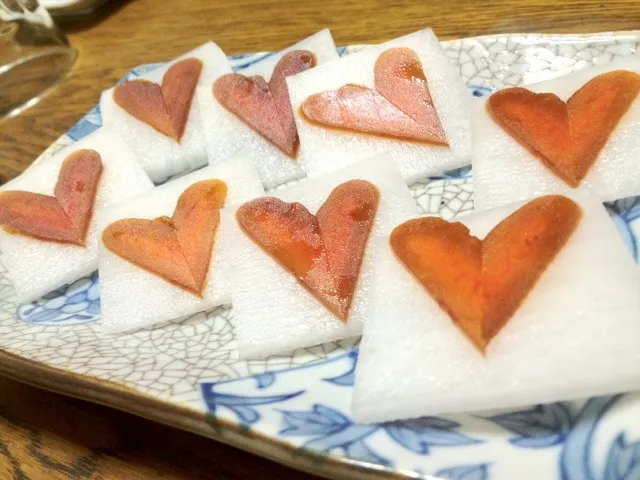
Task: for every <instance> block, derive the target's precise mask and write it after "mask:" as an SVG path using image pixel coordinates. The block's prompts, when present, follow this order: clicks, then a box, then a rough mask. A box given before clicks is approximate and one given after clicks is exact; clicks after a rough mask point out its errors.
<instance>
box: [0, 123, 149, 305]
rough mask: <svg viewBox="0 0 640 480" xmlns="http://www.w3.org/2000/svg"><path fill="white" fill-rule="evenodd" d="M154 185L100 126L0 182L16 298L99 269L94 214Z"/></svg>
mask: <svg viewBox="0 0 640 480" xmlns="http://www.w3.org/2000/svg"><path fill="white" fill-rule="evenodd" d="M152 188H153V184H152V183H151V181H150V180H149V177H147V175H146V174H145V173H144V170H143V169H142V167H141V166H140V165H139V163H138V160H137V158H136V156H135V155H134V154H133V153H132V152H131V150H130V149H129V148H128V147H127V145H126V143H125V142H124V141H123V140H122V139H121V138H120V136H119V135H118V133H117V132H116V131H115V130H113V129H111V128H108V127H102V128H100V129H98V130H97V131H96V132H94V133H92V134H91V135H89V136H87V137H85V138H84V139H82V140H81V141H79V142H77V143H75V144H73V145H71V146H69V147H67V148H64V149H62V150H60V151H59V152H57V153H55V154H53V155H52V156H50V157H48V158H46V159H45V160H43V161H42V162H40V163H38V164H37V165H34V166H32V167H31V168H29V169H27V170H26V171H25V172H24V173H23V174H22V175H20V176H19V177H17V178H15V179H14V180H12V181H10V182H8V183H6V184H4V185H2V187H0V225H1V226H2V228H0V251H1V252H2V257H1V258H2V263H3V264H4V266H5V267H6V268H7V273H8V275H9V278H10V279H11V281H12V282H13V286H14V288H15V290H16V294H17V299H18V302H20V303H26V302H30V301H32V300H36V299H37V298H39V297H41V296H42V295H44V294H46V293H49V292H50V291H52V290H55V289H56V288H58V287H61V286H63V285H65V284H66V283H70V282H73V281H74V280H77V279H78V278H80V277H83V276H85V275H88V274H90V273H92V272H93V271H95V270H96V268H98V237H99V232H98V224H97V217H98V216H99V215H100V213H101V212H102V210H103V209H105V208H106V207H108V206H110V205H112V204H114V203H117V202H120V201H123V200H125V199H127V198H130V197H133V196H135V195H139V194H141V193H143V192H146V191H149V190H150V189H152Z"/></svg>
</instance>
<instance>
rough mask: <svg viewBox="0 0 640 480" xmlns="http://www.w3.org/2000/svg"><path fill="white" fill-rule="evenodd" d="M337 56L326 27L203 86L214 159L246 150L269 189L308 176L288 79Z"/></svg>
mask: <svg viewBox="0 0 640 480" xmlns="http://www.w3.org/2000/svg"><path fill="white" fill-rule="evenodd" d="M337 58H338V52H337V50H336V46H335V44H334V43H333V38H332V37H331V33H330V32H329V30H326V29H325V30H322V31H320V32H318V33H316V34H315V35H312V36H311V37H309V38H306V39H304V40H302V41H300V42H298V43H296V44H295V45H293V46H291V47H289V48H287V49H285V50H283V51H282V52H280V53H278V54H275V55H268V56H267V57H266V58H264V59H261V60H259V61H257V62H255V63H252V64H251V65H249V66H247V67H245V68H243V69H241V70H238V71H237V72H235V73H230V74H227V75H224V76H222V77H220V78H218V79H216V81H215V82H211V83H209V84H206V85H203V86H202V87H200V88H198V99H199V102H200V111H201V113H202V120H203V125H204V137H205V143H206V146H207V152H208V154H209V158H210V162H211V163H214V164H215V163H217V162H219V161H223V160H224V159H226V158H227V157H229V156H230V155H233V154H234V153H236V152H238V151H239V150H243V151H244V152H246V153H247V154H248V155H249V157H250V158H251V159H252V160H253V161H254V163H255V164H256V168H257V169H258V173H259V174H260V178H262V181H263V183H264V185H265V187H266V188H273V187H275V186H277V185H280V184H282V183H285V182H287V181H289V180H294V179H297V178H302V177H304V176H305V173H304V169H303V168H302V166H301V164H300V162H299V159H298V148H299V139H298V132H297V129H296V124H295V121H294V119H293V111H292V109H291V103H290V101H289V93H288V90H287V84H286V82H285V79H286V78H287V77H290V76H292V75H296V74H297V73H300V72H303V71H306V70H309V69H313V68H314V67H316V66H317V65H321V64H323V63H325V62H328V61H330V60H334V59H337Z"/></svg>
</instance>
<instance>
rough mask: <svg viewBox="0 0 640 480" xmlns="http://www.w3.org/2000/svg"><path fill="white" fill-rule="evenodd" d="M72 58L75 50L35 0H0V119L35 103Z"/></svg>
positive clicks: (61, 74)
mask: <svg viewBox="0 0 640 480" xmlns="http://www.w3.org/2000/svg"><path fill="white" fill-rule="evenodd" d="M75 59H76V51H75V50H74V49H73V48H72V47H71V46H70V45H69V42H68V41H67V38H66V37H65V36H64V34H63V33H62V32H61V31H60V29H58V27H56V25H55V24H54V23H53V20H51V16H50V15H49V12H47V10H46V9H45V8H44V7H43V6H42V5H38V2H37V1H36V0H0V119H2V118H5V117H10V116H14V115H17V114H19V113H20V112H22V111H23V110H24V109H26V108H28V107H30V106H31V105H33V104H35V103H36V102H37V101H38V100H40V98H42V96H43V95H44V94H45V93H46V92H47V91H48V90H50V89H51V88H52V87H54V86H55V85H57V84H58V82H60V80H61V79H62V78H64V76H65V74H66V73H67V72H68V71H69V69H70V68H71V66H72V65H73V62H74V61H75Z"/></svg>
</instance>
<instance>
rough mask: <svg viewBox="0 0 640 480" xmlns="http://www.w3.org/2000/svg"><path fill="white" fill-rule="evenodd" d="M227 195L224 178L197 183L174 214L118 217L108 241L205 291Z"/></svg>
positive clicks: (130, 257)
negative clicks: (153, 217) (169, 215)
mask: <svg viewBox="0 0 640 480" xmlns="http://www.w3.org/2000/svg"><path fill="white" fill-rule="evenodd" d="M226 196H227V185H226V184H225V183H224V182H222V181H220V180H204V181H201V182H198V183H194V184H193V185H191V186H190V187H189V188H187V189H186V190H185V191H184V192H183V193H182V195H180V198H179V199H178V203H177V205H176V208H175V211H174V213H173V217H172V218H169V217H158V218H155V219H153V220H147V219H138V218H127V219H123V220H118V221H116V222H113V223H112V224H110V225H109V226H108V227H107V228H105V230H104V232H103V233H102V241H103V243H104V245H105V246H106V247H107V248H108V249H109V250H110V251H112V252H113V253H115V254H116V255H118V256H120V257H122V258H123V259H125V260H127V261H128V262H131V263H133V264H134V265H137V266H138V267H141V268H143V269H145V270H147V271H149V272H151V273H153V274H155V275H158V276H160V277H162V278H164V279H165V280H167V281H169V282H171V283H173V284H175V285H177V286H179V287H181V288H184V289H185V290H187V291H189V292H191V293H193V294H194V295H197V296H202V292H203V291H204V289H205V286H206V280H207V274H208V271H209V263H210V261H211V252H212V251H213V245H214V240H215V234H216V230H217V227H218V224H219V222H220V209H221V208H222V207H224V203H225V199H226Z"/></svg>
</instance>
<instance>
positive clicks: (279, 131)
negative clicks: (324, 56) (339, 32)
mask: <svg viewBox="0 0 640 480" xmlns="http://www.w3.org/2000/svg"><path fill="white" fill-rule="evenodd" d="M315 65H316V57H315V55H314V54H313V53H312V52H309V51H307V50H294V51H292V52H289V53H287V54H286V55H284V56H283V57H282V58H281V59H280V61H279V62H278V63H277V65H276V67H275V69H274V71H273V74H272V75H271V80H269V83H267V81H266V80H265V79H264V78H263V77H261V76H257V75H256V76H253V77H246V76H244V75H242V74H239V73H230V74H227V75H223V76H222V77H220V78H219V79H218V80H216V82H215V83H214V85H213V95H214V97H215V98H216V100H217V101H218V102H219V103H220V104H221V105H222V106H224V107H225V108H226V109H227V110H229V111H230V112H231V113H233V114H234V115H236V116H237V117H238V118H239V119H240V120H242V121H243V122H244V123H246V124H247V125H248V126H249V127H251V128H252V129H253V130H255V131H256V132H257V133H259V134H260V135H262V136H263V137H264V138H265V139H266V140H268V141H269V142H271V143H272V144H273V145H275V146H276V147H278V148H279V149H280V150H282V152H284V153H285V154H286V155H288V156H289V157H291V158H295V157H296V155H297V152H298V146H299V139H298V130H297V128H296V124H295V120H294V118H293V111H292V110H291V103H290V100H289V90H288V88H287V83H286V80H285V79H286V77H288V76H291V75H295V74H297V73H300V72H303V71H305V70H308V69H310V68H313V67H315Z"/></svg>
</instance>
